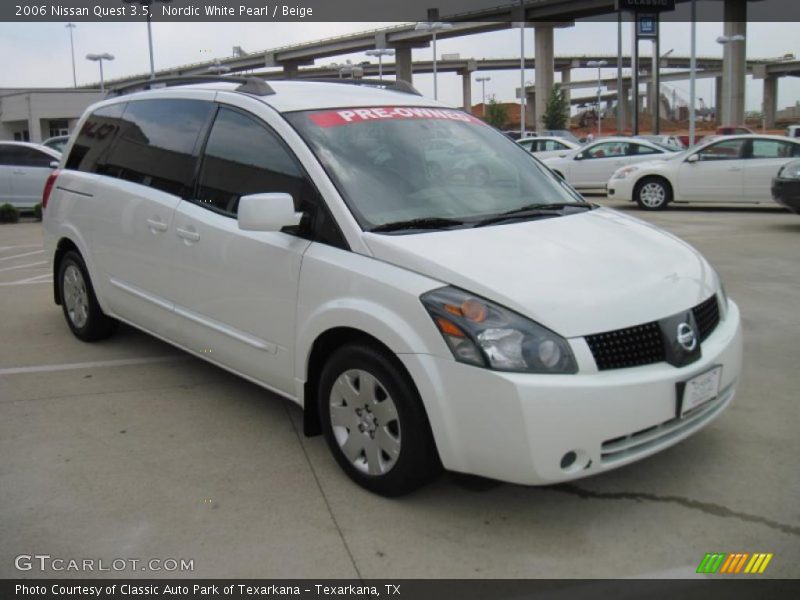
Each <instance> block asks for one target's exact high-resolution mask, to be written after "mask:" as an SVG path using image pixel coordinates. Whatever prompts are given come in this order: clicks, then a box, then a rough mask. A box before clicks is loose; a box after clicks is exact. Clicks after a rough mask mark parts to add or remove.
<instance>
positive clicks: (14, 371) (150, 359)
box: [0, 355, 192, 377]
mask: <svg viewBox="0 0 800 600" xmlns="http://www.w3.org/2000/svg"><path fill="white" fill-rule="evenodd" d="M191 358H192V357H191V356H189V355H175V356H147V357H143V358H122V359H119V360H98V361H92V362H82V363H62V364H59V365H35V366H31V367H10V368H8V369H0V377H3V376H6V375H23V374H26V373H52V372H56V371H76V370H79V369H108V368H114V367H130V366H134V365H151V364H157V363H169V362H180V361H185V360H190V359H191Z"/></svg>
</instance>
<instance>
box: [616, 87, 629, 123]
mask: <svg viewBox="0 0 800 600" xmlns="http://www.w3.org/2000/svg"><path fill="white" fill-rule="evenodd" d="M630 93H631V86H630V84H627V85H625V83H623V84H622V90H621V91H618V92H617V102H618V103H619V107H620V111H619V119H618V123H617V131H618V132H619V133H624V132H625V130H626V129H627V128H628V113H629V112H630V110H631V107H630Z"/></svg>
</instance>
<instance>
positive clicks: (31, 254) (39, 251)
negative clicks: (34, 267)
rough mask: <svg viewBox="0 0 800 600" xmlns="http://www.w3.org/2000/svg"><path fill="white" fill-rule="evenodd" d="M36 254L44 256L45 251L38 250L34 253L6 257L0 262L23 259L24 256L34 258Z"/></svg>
mask: <svg viewBox="0 0 800 600" xmlns="http://www.w3.org/2000/svg"><path fill="white" fill-rule="evenodd" d="M34 254H44V250H36V251H34V252H23V253H22V254H14V255H12V256H4V257H2V258H0V260H13V259H15V258H22V257H23V256H33V255H34Z"/></svg>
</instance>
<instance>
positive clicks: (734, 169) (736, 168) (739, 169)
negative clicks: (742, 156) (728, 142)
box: [728, 167, 742, 171]
mask: <svg viewBox="0 0 800 600" xmlns="http://www.w3.org/2000/svg"><path fill="white" fill-rule="evenodd" d="M741 170H742V167H731V168H730V169H728V171H741Z"/></svg>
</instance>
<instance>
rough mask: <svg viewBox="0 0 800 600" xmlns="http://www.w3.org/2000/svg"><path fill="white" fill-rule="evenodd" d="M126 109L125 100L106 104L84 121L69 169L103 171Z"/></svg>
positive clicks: (76, 139) (74, 145) (68, 163)
mask: <svg viewBox="0 0 800 600" xmlns="http://www.w3.org/2000/svg"><path fill="white" fill-rule="evenodd" d="M124 110H125V103H124V102H123V103H120V104H112V105H111V106H104V107H103V108H99V109H97V110H96V111H94V112H93V113H92V114H91V115H90V116H89V117H88V118H87V119H86V121H84V122H83V126H82V127H81V130H80V131H79V132H78V134H77V135H76V136H75V143H74V144H72V150H70V153H69V157H68V158H67V169H74V170H76V171H85V172H87V173H98V172H102V169H103V168H104V167H105V161H106V159H107V158H108V151H109V149H110V148H111V145H112V144H113V143H114V140H115V139H116V137H117V133H118V132H119V128H120V122H121V121H120V119H121V117H122V113H123V111H124Z"/></svg>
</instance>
